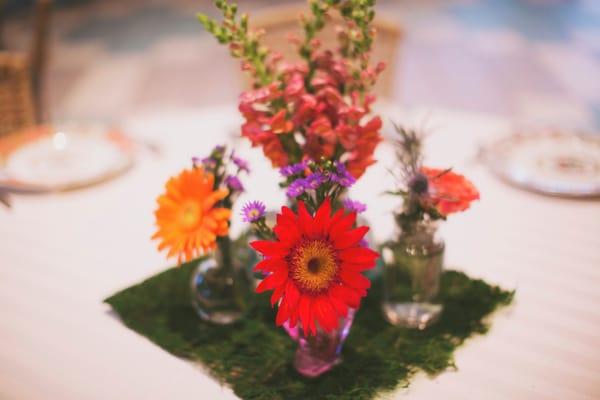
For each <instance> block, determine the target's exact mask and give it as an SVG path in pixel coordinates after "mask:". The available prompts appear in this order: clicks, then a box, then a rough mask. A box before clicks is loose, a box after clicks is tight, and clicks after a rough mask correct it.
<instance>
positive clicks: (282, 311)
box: [275, 298, 290, 326]
mask: <svg viewBox="0 0 600 400" xmlns="http://www.w3.org/2000/svg"><path fill="white" fill-rule="evenodd" d="M289 317H290V314H289V311H288V304H287V301H286V299H285V298H284V299H283V300H281V304H279V309H278V310H277V317H275V325H277V326H281V325H283V323H284V322H285V321H287V320H288V319H289Z"/></svg>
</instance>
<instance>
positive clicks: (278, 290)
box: [271, 286, 285, 307]
mask: <svg viewBox="0 0 600 400" xmlns="http://www.w3.org/2000/svg"><path fill="white" fill-rule="evenodd" d="M284 291H285V286H278V287H276V288H275V290H273V294H272V295H271V307H273V306H274V305H275V304H277V302H278V301H279V299H281V296H283V293H284Z"/></svg>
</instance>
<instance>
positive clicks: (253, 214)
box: [248, 208, 260, 219]
mask: <svg viewBox="0 0 600 400" xmlns="http://www.w3.org/2000/svg"><path fill="white" fill-rule="evenodd" d="M259 215H260V211H258V210H257V209H256V208H253V209H252V210H250V212H248V216H249V217H250V218H251V219H254V218H258V216H259Z"/></svg>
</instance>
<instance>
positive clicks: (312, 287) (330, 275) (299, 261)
mask: <svg viewBox="0 0 600 400" xmlns="http://www.w3.org/2000/svg"><path fill="white" fill-rule="evenodd" d="M289 264H290V277H291V278H292V279H293V280H294V282H295V283H296V284H297V286H298V287H299V288H300V289H301V290H304V291H307V292H311V293H313V294H317V293H320V292H323V291H324V290H326V289H327V288H328V287H329V285H330V284H331V282H332V281H333V280H334V279H335V277H336V275H337V271H338V262H337V258H336V256H335V250H334V249H333V246H332V245H331V244H330V243H329V242H327V241H326V240H319V239H317V240H309V241H304V242H301V243H300V244H298V245H297V246H296V247H295V248H294V249H293V250H292V252H291V254H290V260H289Z"/></svg>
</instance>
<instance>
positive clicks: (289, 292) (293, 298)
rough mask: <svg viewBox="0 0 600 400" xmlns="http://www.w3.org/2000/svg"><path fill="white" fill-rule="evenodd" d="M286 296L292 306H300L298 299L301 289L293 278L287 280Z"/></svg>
mask: <svg viewBox="0 0 600 400" xmlns="http://www.w3.org/2000/svg"><path fill="white" fill-rule="evenodd" d="M285 297H286V298H287V300H288V304H289V305H290V307H291V308H296V307H297V306H298V301H300V291H299V290H298V288H297V287H296V284H295V283H294V282H293V281H292V280H288V282H287V285H286V288H285Z"/></svg>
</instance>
